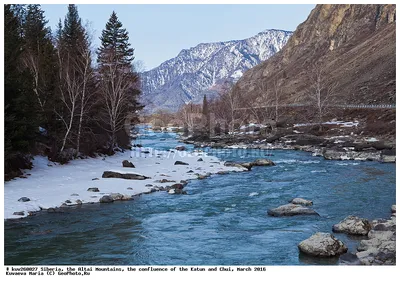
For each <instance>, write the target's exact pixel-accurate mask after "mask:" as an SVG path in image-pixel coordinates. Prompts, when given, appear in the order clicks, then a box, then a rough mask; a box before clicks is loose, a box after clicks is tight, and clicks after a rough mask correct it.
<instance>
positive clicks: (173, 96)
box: [141, 30, 292, 110]
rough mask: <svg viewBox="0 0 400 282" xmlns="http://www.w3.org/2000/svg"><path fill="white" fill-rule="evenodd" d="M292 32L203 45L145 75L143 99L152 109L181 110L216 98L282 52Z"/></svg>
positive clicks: (273, 32) (265, 32)
mask: <svg viewBox="0 0 400 282" xmlns="http://www.w3.org/2000/svg"><path fill="white" fill-rule="evenodd" d="M291 34H292V32H288V31H282V30H266V31H263V32H260V33H258V34H257V35H255V36H253V37H251V38H248V39H244V40H232V41H227V42H217V43H202V44H199V45H197V46H196V47H193V48H190V49H184V50H182V51H181V52H180V53H179V54H178V56H177V57H175V58H173V59H170V60H168V61H166V62H164V63H162V64H161V65H160V66H158V67H156V68H154V69H152V70H150V71H147V72H144V73H142V74H141V78H142V89H143V99H144V102H145V103H146V104H147V105H148V108H150V109H155V108H168V109H170V110H174V109H177V108H178V107H179V106H180V105H182V104H183V103H187V102H189V101H193V102H195V103H197V102H200V101H201V99H202V98H203V95H204V94H209V95H213V94H215V93H216V90H217V89H218V85H219V84H221V83H222V82H223V81H225V80H232V81H236V80H237V79H239V78H240V77H241V76H242V74H243V73H244V72H245V71H246V70H248V69H250V68H252V67H254V66H255V65H257V64H259V63H260V62H262V61H264V60H266V59H268V58H269V57H271V56H272V55H274V54H275V53H276V52H278V51H279V50H281V49H282V47H283V46H284V45H285V44H286V42H287V41H288V39H289V37H290V36H291Z"/></svg>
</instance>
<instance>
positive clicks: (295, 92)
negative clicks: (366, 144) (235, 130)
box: [237, 4, 396, 104]
mask: <svg viewBox="0 0 400 282" xmlns="http://www.w3.org/2000/svg"><path fill="white" fill-rule="evenodd" d="M395 21H396V6H395V5H376V4H375V5H364V4H363V5H316V7H315V8H314V9H313V10H312V11H311V13H310V15H309V16H308V18H307V20H306V21H305V22H303V23H302V24H300V25H299V26H298V27H297V29H296V30H295V32H294V33H293V35H292V36H291V38H290V39H289V41H288V42H287V44H286V45H285V46H284V48H283V49H282V50H281V51H280V52H278V53H277V54H275V55H274V56H273V57H271V58H269V59H268V60H266V61H264V62H262V63H261V64H259V65H257V66H255V67H254V68H252V69H250V70H248V71H247V72H246V73H244V75H243V76H242V77H241V78H240V79H239V81H238V82H237V86H238V87H239V89H240V90H241V92H242V93H244V94H245V95H247V97H248V98H249V99H253V98H254V100H253V101H254V103H255V104H256V101H257V95H258V96H260V95H259V94H257V93H256V92H257V91H259V90H257V89H260V87H262V86H263V85H267V86H271V85H274V83H276V84H278V85H279V91H280V93H281V98H280V100H281V103H288V104H289V103H304V102H308V101H309V99H310V98H309V94H310V93H312V85H313V83H315V78H314V80H313V78H312V73H314V72H315V71H316V69H318V68H320V69H321V71H320V73H322V77H321V79H322V83H323V84H324V85H325V88H329V87H333V88H332V89H333V91H334V94H335V95H336V96H337V97H336V98H337V99H338V100H339V101H340V103H341V104H346V103H350V104H395V95H396V22H395ZM314 85H315V84H314ZM332 93H333V92H332Z"/></svg>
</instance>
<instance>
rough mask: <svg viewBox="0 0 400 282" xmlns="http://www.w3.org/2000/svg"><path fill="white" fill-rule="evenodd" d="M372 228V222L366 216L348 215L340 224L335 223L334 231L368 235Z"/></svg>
mask: <svg viewBox="0 0 400 282" xmlns="http://www.w3.org/2000/svg"><path fill="white" fill-rule="evenodd" d="M370 230H371V224H370V223H369V221H368V220H367V219H365V218H359V217H357V216H352V215H351V216H348V217H346V218H345V219H344V220H342V221H341V222H339V223H338V224H335V225H333V227H332V231H333V232H340V233H346V234H349V235H367V234H368V232H369V231H370Z"/></svg>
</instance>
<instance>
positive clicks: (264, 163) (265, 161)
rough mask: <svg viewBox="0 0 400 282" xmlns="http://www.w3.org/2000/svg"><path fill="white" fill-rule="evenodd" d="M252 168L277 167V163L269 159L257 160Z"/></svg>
mask: <svg viewBox="0 0 400 282" xmlns="http://www.w3.org/2000/svg"><path fill="white" fill-rule="evenodd" d="M251 164H252V166H270V165H275V163H274V162H273V161H271V160H268V159H257V160H255V161H254V162H251Z"/></svg>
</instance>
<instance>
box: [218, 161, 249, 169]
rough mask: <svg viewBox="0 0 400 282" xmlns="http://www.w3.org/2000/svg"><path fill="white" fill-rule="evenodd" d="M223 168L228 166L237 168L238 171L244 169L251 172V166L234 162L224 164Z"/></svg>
mask: <svg viewBox="0 0 400 282" xmlns="http://www.w3.org/2000/svg"><path fill="white" fill-rule="evenodd" d="M224 166H229V167H237V168H240V169H243V168H246V169H247V170H251V167H252V166H253V165H252V164H251V163H249V162H247V163H235V162H229V161H228V162H225V163H224Z"/></svg>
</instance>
